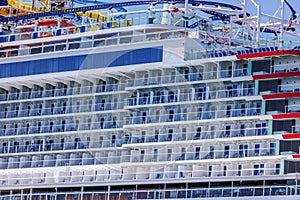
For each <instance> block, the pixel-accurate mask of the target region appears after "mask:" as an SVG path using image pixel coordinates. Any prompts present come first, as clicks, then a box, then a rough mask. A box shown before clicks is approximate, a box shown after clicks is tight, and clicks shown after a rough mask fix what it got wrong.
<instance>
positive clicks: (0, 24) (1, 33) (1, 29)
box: [0, 23, 3, 43]
mask: <svg viewBox="0 0 300 200" xmlns="http://www.w3.org/2000/svg"><path fill="white" fill-rule="evenodd" d="M2 31H3V24H2V23H0V43H1V42H3V38H2V36H3V32H2Z"/></svg>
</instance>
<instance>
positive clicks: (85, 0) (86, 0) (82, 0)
mask: <svg viewBox="0 0 300 200" xmlns="http://www.w3.org/2000/svg"><path fill="white" fill-rule="evenodd" d="M0 1H1V0H0ZM74 2H75V3H78V4H94V5H103V4H107V2H103V1H97V0H75V1H74ZM113 8H114V9H116V10H117V11H118V12H127V10H126V9H125V8H123V7H111V8H110V9H113Z"/></svg>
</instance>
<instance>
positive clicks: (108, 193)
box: [107, 185, 110, 199]
mask: <svg viewBox="0 0 300 200" xmlns="http://www.w3.org/2000/svg"><path fill="white" fill-rule="evenodd" d="M107 199H110V185H109V186H107Z"/></svg>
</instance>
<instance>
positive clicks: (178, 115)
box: [129, 107, 261, 125]
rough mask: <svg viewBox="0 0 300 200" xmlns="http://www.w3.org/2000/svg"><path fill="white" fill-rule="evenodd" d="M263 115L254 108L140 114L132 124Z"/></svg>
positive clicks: (258, 109)
mask: <svg viewBox="0 0 300 200" xmlns="http://www.w3.org/2000/svg"><path fill="white" fill-rule="evenodd" d="M260 114H261V108H259V107H252V108H245V109H240V108H236V109H226V110H222V109H216V110H215V111H214V110H210V111H201V112H188V113H182V112H180V111H178V112H177V111H176V112H174V113H172V114H159V115H147V114H146V115H143V116H141V114H139V113H134V115H139V116H133V117H131V119H130V120H129V121H130V124H131V125H135V124H151V123H165V122H179V121H194V120H209V119H221V118H228V117H243V116H245V117H246V116H258V115H260Z"/></svg>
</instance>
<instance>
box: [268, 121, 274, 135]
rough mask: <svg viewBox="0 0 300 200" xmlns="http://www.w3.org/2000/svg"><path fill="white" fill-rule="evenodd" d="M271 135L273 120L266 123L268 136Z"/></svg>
mask: <svg viewBox="0 0 300 200" xmlns="http://www.w3.org/2000/svg"><path fill="white" fill-rule="evenodd" d="M272 134H273V120H269V121H268V135H272Z"/></svg>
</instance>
